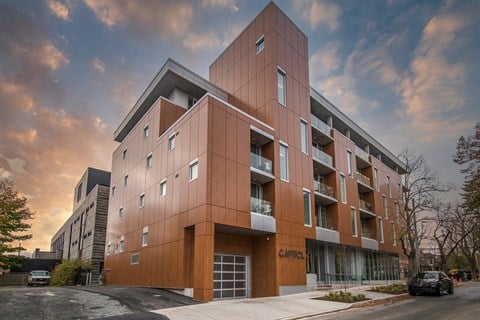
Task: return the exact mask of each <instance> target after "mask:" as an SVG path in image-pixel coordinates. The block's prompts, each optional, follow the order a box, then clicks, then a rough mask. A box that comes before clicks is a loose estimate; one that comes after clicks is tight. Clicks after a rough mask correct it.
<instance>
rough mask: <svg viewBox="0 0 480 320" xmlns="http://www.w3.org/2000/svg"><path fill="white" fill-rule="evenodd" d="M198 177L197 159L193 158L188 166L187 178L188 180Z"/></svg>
mask: <svg viewBox="0 0 480 320" xmlns="http://www.w3.org/2000/svg"><path fill="white" fill-rule="evenodd" d="M197 178H198V160H194V161H192V162H191V163H190V166H189V167H188V179H189V180H190V181H192V180H195V179H197Z"/></svg>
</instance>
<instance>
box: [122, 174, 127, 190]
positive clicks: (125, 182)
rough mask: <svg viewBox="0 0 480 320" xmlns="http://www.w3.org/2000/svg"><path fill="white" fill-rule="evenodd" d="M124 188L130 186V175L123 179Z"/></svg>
mask: <svg viewBox="0 0 480 320" xmlns="http://www.w3.org/2000/svg"><path fill="white" fill-rule="evenodd" d="M123 186H125V187H126V186H128V174H126V175H125V176H124V177H123Z"/></svg>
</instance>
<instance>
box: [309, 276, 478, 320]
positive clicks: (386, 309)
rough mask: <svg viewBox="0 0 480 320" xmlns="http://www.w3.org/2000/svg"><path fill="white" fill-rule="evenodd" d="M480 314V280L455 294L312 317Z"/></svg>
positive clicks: (425, 318)
mask: <svg viewBox="0 0 480 320" xmlns="http://www.w3.org/2000/svg"><path fill="white" fill-rule="evenodd" d="M479 315H480V283H478V282H469V283H465V284H464V285H462V286H461V287H457V288H455V292H454V294H453V295H444V296H441V297H439V296H434V295H422V296H415V297H412V298H411V299H407V300H404V301H402V302H398V303H395V304H391V305H384V306H375V307H367V308H358V309H349V310H346V311H342V312H336V313H332V314H327V315H322V316H318V317H312V318H307V319H309V320H314V319H315V320H316V319H318V320H371V319H376V320H410V319H411V320H447V319H448V320H451V319H458V320H460V319H461V320H470V319H471V320H474V319H475V320H476V319H479V317H480V316H479Z"/></svg>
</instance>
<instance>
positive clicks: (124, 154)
mask: <svg viewBox="0 0 480 320" xmlns="http://www.w3.org/2000/svg"><path fill="white" fill-rule="evenodd" d="M126 159H127V148H125V149H123V151H122V160H126Z"/></svg>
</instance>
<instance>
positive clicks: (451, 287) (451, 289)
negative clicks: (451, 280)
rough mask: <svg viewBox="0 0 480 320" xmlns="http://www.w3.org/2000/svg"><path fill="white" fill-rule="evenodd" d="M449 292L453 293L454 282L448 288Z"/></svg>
mask: <svg viewBox="0 0 480 320" xmlns="http://www.w3.org/2000/svg"><path fill="white" fill-rule="evenodd" d="M447 292H448V294H453V284H451V285H450V288H448V291H447Z"/></svg>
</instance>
